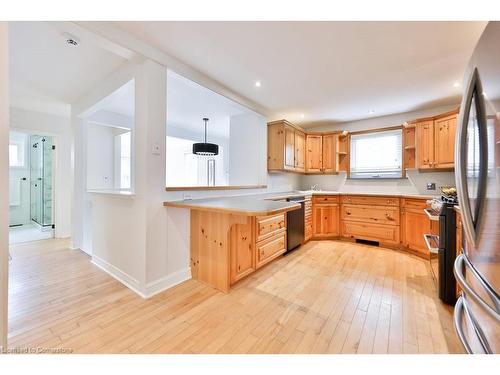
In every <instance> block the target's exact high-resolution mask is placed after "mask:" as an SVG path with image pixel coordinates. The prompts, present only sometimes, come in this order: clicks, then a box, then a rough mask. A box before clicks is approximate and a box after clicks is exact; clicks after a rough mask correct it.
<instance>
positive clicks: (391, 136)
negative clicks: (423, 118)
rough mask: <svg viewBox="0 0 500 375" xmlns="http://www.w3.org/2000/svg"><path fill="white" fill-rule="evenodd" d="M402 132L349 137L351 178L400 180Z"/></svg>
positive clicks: (373, 133)
mask: <svg viewBox="0 0 500 375" xmlns="http://www.w3.org/2000/svg"><path fill="white" fill-rule="evenodd" d="M402 134H403V132H402V130H401V129H397V130H387V131H377V132H370V133H363V134H353V135H351V170H350V172H351V178H402V176H403V174H402Z"/></svg>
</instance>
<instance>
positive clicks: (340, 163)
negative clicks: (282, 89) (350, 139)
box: [267, 120, 348, 174]
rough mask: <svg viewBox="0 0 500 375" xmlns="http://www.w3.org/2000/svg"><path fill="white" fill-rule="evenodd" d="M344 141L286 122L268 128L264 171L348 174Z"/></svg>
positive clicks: (276, 122) (343, 137)
mask: <svg viewBox="0 0 500 375" xmlns="http://www.w3.org/2000/svg"><path fill="white" fill-rule="evenodd" d="M347 150H348V145H347V137H346V136H342V137H341V136H340V132H328V133H309V134H308V133H307V132H305V131H303V130H302V129H301V128H299V127H298V126H296V125H293V124H291V123H290V122H288V121H286V120H279V121H273V122H269V123H268V124H267V170H268V171H271V172H273V171H292V172H298V173H325V174H326V173H336V172H338V171H339V170H347V166H348V151H347Z"/></svg>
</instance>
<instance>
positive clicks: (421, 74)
mask: <svg viewBox="0 0 500 375" xmlns="http://www.w3.org/2000/svg"><path fill="white" fill-rule="evenodd" d="M116 25H117V26H119V27H120V28H122V29H123V30H125V31H127V32H130V33H131V34H133V35H135V36H136V37H139V38H140V39H142V40H143V41H145V42H147V43H149V44H151V45H153V46H155V47H157V48H159V49H161V50H163V51H164V52H166V53H168V54H170V55H172V56H174V57H177V58H178V59H180V60H181V61H183V62H185V63H187V64H188V65H191V66H192V67H194V68H195V69H197V70H199V71H201V72H203V73H205V74H206V75H208V76H210V77H212V78H214V79H215V80H217V81H218V82H220V83H222V84H223V85H225V86H227V87H229V88H230V89H232V90H234V91H235V92H237V93H239V94H240V95H242V96H244V97H247V98H248V99H251V100H253V101H255V102H257V103H259V104H260V105H262V106H264V107H265V108H268V109H269V113H270V119H277V118H287V119H289V120H291V121H294V122H296V123H300V124H302V125H304V126H312V125H316V124H319V123H325V122H344V121H350V120H354V119H360V118H367V117H374V116H382V115H387V114H392V113H400V112H407V111H411V110H417V109H426V108H430V107H434V106H437V105H444V104H450V103H458V102H459V96H460V94H461V87H458V88H457V87H453V83H454V82H457V81H458V82H461V81H462V78H463V77H462V75H463V73H464V69H465V66H466V64H467V61H468V59H469V57H470V55H471V53H472V50H473V47H474V45H475V43H476V42H477V40H478V38H479V36H480V34H481V32H482V30H483V29H484V27H485V25H486V23H485V22H118V23H116ZM257 80H260V81H261V82H262V87H260V88H256V87H255V86H254V83H255V81H257ZM371 110H373V111H374V113H373V114H369V111H371ZM301 114H304V119H302V118H301Z"/></svg>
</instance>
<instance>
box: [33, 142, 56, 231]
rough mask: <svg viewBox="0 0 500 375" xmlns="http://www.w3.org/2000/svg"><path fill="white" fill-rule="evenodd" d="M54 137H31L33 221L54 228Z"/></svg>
mask: <svg viewBox="0 0 500 375" xmlns="http://www.w3.org/2000/svg"><path fill="white" fill-rule="evenodd" d="M52 145H53V141H52V137H46V136H40V135H32V136H31V137H30V180H31V187H30V197H31V209H30V211H31V220H33V221H34V222H35V223H37V224H39V225H41V226H42V227H46V226H52Z"/></svg>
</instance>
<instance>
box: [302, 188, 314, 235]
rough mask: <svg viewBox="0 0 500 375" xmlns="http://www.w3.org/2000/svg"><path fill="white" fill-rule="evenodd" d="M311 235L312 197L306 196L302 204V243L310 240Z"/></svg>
mask: <svg viewBox="0 0 500 375" xmlns="http://www.w3.org/2000/svg"><path fill="white" fill-rule="evenodd" d="M312 235H313V218H312V196H311V195H307V196H306V197H305V202H304V242H307V241H309V240H310V239H311V237H312Z"/></svg>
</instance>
